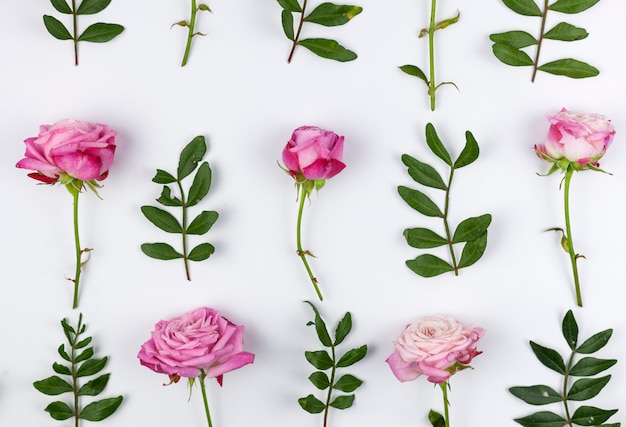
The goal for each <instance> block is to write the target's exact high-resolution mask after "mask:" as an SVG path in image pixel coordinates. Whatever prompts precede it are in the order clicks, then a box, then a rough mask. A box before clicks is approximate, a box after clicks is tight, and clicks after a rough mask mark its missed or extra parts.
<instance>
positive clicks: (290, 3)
mask: <svg viewBox="0 0 626 427" xmlns="http://www.w3.org/2000/svg"><path fill="white" fill-rule="evenodd" d="M278 4H280V5H281V7H282V8H283V9H285V10H288V11H289V12H302V8H301V7H300V4H299V3H298V1H297V0H278Z"/></svg>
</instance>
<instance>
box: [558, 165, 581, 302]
mask: <svg viewBox="0 0 626 427" xmlns="http://www.w3.org/2000/svg"><path fill="white" fill-rule="evenodd" d="M573 174H574V169H573V168H572V167H571V166H568V168H567V171H566V172H565V188H564V190H563V192H564V200H563V202H564V203H563V204H564V210H565V233H566V235H567V248H568V252H569V258H570V261H571V263H572V271H573V273H574V287H575V289H576V303H577V304H578V306H579V307H582V306H583V300H582V295H581V292H580V279H579V278H578V264H577V256H576V252H575V251H574V241H573V240H572V227H571V224H570V215H569V188H570V181H571V180H572V176H573Z"/></svg>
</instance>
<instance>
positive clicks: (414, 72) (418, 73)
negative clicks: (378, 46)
mask: <svg viewBox="0 0 626 427" xmlns="http://www.w3.org/2000/svg"><path fill="white" fill-rule="evenodd" d="M398 68H400V69H401V70H402V71H403V72H405V73H406V74H408V75H409V76H414V77H417V78H418V79H420V80H422V81H423V82H424V83H426V84H429V81H428V77H426V74H424V72H423V71H422V70H421V69H420V68H419V67H417V66H415V65H402V66H400V67H398Z"/></svg>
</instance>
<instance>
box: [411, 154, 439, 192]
mask: <svg viewBox="0 0 626 427" xmlns="http://www.w3.org/2000/svg"><path fill="white" fill-rule="evenodd" d="M402 163H404V164H405V165H406V166H407V167H408V168H409V170H408V171H409V175H410V176H411V178H413V180H414V181H415V182H417V183H419V184H422V185H425V186H427V187H431V188H437V189H439V190H444V191H445V190H447V189H448V187H447V186H446V184H445V183H444V182H443V179H442V178H441V175H439V172H437V171H436V170H435V168H433V167H432V166H431V165H429V164H427V163H422V162H420V161H419V160H417V159H416V158H415V157H412V156H409V155H408V154H403V155H402Z"/></svg>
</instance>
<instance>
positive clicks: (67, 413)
mask: <svg viewBox="0 0 626 427" xmlns="http://www.w3.org/2000/svg"><path fill="white" fill-rule="evenodd" d="M45 411H46V412H48V413H50V416H51V417H52V418H54V419H55V420H59V421H63V420H67V419H68V418H71V417H73V416H74V411H72V408H70V407H69V406H68V405H67V403H64V402H58V401H57V402H52V403H51V404H49V405H48V406H46V409H45Z"/></svg>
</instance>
